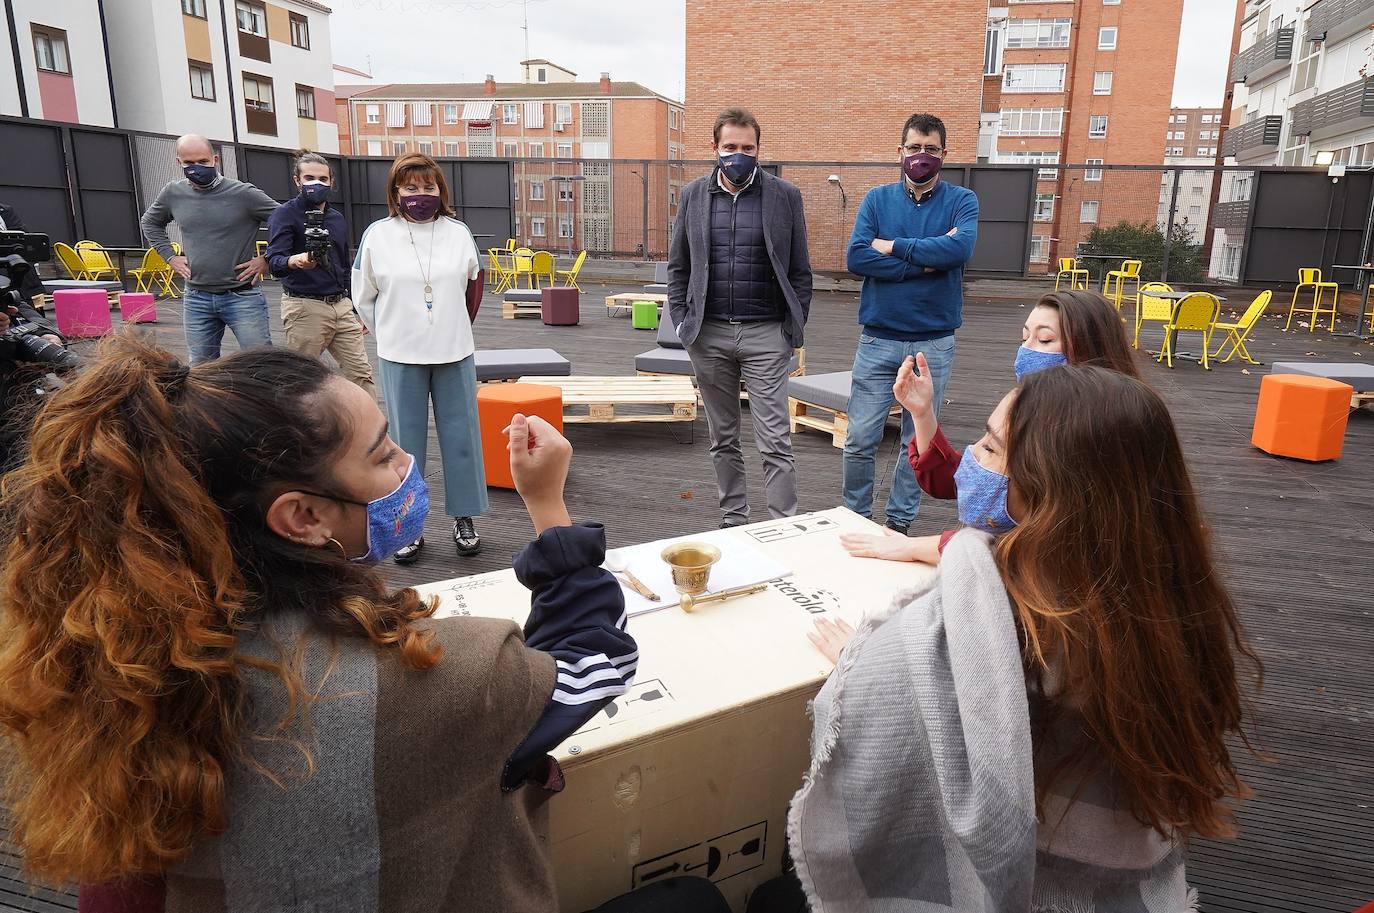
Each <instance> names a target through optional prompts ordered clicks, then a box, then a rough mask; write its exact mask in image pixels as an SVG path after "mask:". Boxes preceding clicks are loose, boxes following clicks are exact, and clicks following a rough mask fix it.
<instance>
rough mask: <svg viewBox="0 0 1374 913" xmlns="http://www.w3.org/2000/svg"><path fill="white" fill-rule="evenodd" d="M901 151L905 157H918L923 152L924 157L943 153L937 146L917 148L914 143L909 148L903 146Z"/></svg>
mask: <svg viewBox="0 0 1374 913" xmlns="http://www.w3.org/2000/svg"><path fill="white" fill-rule="evenodd" d="M902 149H903V150H904V151H905V152H906V154H907V155H919V154H920V153H922V152H924V153H925V154H926V155H939V154H940V153H942V152H944V151H945V150H943V149H941V148H940V147H939V146H918V145H916V144H914V143H913V144H912V145H910V146H903V147H902Z"/></svg>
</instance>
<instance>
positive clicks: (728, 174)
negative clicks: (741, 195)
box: [720, 152, 759, 187]
mask: <svg viewBox="0 0 1374 913" xmlns="http://www.w3.org/2000/svg"><path fill="white" fill-rule="evenodd" d="M758 164H759V157H758V156H757V155H745V154H744V153H743V152H732V153H730V154H729V155H722V156H721V157H720V170H721V171H722V172H723V173H724V174H725V179H726V180H727V181H729V182H730V183H731V184H734V185H735V186H736V187H742V186H744V185H745V184H747V183H748V182H749V178H750V176H752V175H753V173H754V169H755V168H757V167H758Z"/></svg>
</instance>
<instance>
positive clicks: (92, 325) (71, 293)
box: [52, 288, 113, 337]
mask: <svg viewBox="0 0 1374 913" xmlns="http://www.w3.org/2000/svg"><path fill="white" fill-rule="evenodd" d="M52 306H53V310H54V311H56V312H57V332H59V333H61V334H62V335H63V336H71V337H81V336H104V335H105V334H106V333H109V332H110V331H111V330H112V329H113V326H112V325H111V323H110V296H109V295H107V294H106V293H105V290H104V289H87V288H82V289H58V290H57V291H55V292H53V296H52Z"/></svg>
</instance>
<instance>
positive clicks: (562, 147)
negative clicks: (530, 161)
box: [554, 143, 573, 159]
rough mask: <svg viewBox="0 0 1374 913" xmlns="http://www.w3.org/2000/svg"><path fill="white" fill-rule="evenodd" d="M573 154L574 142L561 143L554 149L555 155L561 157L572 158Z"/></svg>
mask: <svg viewBox="0 0 1374 913" xmlns="http://www.w3.org/2000/svg"><path fill="white" fill-rule="evenodd" d="M572 154H573V153H572V143H559V144H558V148H557V149H556V150H554V155H555V156H556V157H557V158H561V159H570V158H572Z"/></svg>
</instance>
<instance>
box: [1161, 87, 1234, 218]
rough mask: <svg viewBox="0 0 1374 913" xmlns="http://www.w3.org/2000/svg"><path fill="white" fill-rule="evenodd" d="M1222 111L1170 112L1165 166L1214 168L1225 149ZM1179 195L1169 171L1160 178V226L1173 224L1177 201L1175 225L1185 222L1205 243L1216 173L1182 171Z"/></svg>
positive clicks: (1181, 110)
mask: <svg viewBox="0 0 1374 913" xmlns="http://www.w3.org/2000/svg"><path fill="white" fill-rule="evenodd" d="M1221 130H1222V126H1221V109H1220V108H1174V109H1173V110H1172V111H1170V112H1169V124H1168V129H1167V130H1166V131H1165V133H1164V164H1165V165H1166V166H1169V165H1192V166H1208V167H1210V166H1214V165H1216V163H1217V150H1218V149H1219V148H1220V146H1221ZM1177 173H1178V193H1177V196H1175V194H1174V172H1173V171H1166V172H1164V174H1163V175H1161V176H1160V179H1159V217H1158V221H1159V225H1160V227H1161V228H1167V226H1168V224H1169V203H1170V200H1173V206H1174V217H1173V220H1174V223H1175V224H1179V223H1182V224H1184V225H1186V226H1187V227H1188V229H1189V230H1190V231H1191V232H1192V236H1193V241H1195V242H1197V243H1199V244H1200V243H1202V241H1203V240H1204V235H1205V233H1206V230H1207V216H1208V213H1209V211H1210V204H1211V201H1212V182H1213V179H1214V177H1215V173H1214V172H1212V171H1183V170H1179V171H1178V172H1177Z"/></svg>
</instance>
